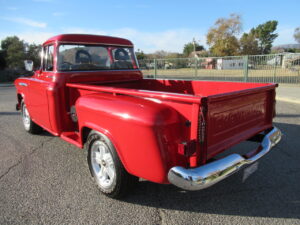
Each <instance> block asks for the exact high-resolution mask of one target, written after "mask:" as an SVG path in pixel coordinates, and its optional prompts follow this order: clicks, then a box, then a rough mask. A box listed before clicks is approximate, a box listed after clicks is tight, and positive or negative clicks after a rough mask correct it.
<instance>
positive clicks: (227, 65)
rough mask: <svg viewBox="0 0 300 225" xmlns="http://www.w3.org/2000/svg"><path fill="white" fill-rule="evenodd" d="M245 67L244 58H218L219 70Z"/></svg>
mask: <svg viewBox="0 0 300 225" xmlns="http://www.w3.org/2000/svg"><path fill="white" fill-rule="evenodd" d="M243 68H244V60H243V59H217V69H218V70H242V69H243Z"/></svg>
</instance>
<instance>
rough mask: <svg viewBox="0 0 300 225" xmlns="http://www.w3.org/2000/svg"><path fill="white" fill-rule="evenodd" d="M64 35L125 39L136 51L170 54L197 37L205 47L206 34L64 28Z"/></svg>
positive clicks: (181, 30) (127, 29) (174, 30)
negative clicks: (165, 52)
mask: <svg viewBox="0 0 300 225" xmlns="http://www.w3.org/2000/svg"><path fill="white" fill-rule="evenodd" d="M63 32H64V33H82V34H98V35H110V36H117V37H123V38H127V39H129V40H131V41H132V42H133V43H134V44H135V48H136V49H141V50H142V51H144V52H145V53H151V52H155V51H157V50H165V51H170V52H182V50H183V47H184V45H185V44H186V43H188V42H191V41H192V40H193V38H194V37H195V38H196V40H199V39H200V44H201V45H204V46H205V32H201V31H198V30H193V29H171V30H165V31H156V32H144V31H139V30H137V29H133V28H122V29H114V30H105V31H104V30H94V29H83V28H64V29H63Z"/></svg>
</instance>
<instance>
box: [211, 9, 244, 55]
mask: <svg viewBox="0 0 300 225" xmlns="http://www.w3.org/2000/svg"><path fill="white" fill-rule="evenodd" d="M241 29H242V23H241V17H240V16H239V15H237V14H231V15H230V17H229V18H219V19H218V20H217V21H216V22H215V24H214V26H213V27H211V28H210V29H209V31H208V33H207V35H206V39H207V40H206V42H207V44H208V45H209V46H210V51H211V52H212V54H213V55H217V56H226V55H237V54H238V52H239V41H238V39H237V38H236V35H238V34H239V33H240V31H241Z"/></svg>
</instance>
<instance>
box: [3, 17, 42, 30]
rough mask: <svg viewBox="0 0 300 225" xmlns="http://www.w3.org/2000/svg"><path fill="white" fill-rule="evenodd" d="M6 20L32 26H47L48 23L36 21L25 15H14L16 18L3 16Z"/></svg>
mask: <svg viewBox="0 0 300 225" xmlns="http://www.w3.org/2000/svg"><path fill="white" fill-rule="evenodd" d="M3 19H4V20H7V21H11V22H14V23H20V24H24V25H27V26H31V27H37V28H46V27H47V23H43V22H38V21H34V20H31V19H28V18H23V17H14V18H3Z"/></svg>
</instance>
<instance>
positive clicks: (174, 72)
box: [143, 68, 300, 77]
mask: <svg viewBox="0 0 300 225" xmlns="http://www.w3.org/2000/svg"><path fill="white" fill-rule="evenodd" d="M143 74H144V75H145V76H147V75H154V70H153V69H152V70H143ZM274 74H275V76H278V77H279V76H280V77H282V76H283V77H284V76H289V77H290V76H293V77H297V76H298V77H300V72H299V71H297V70H290V69H282V68H278V69H276V70H274V69H265V70H253V69H249V71H248V77H273V76H274ZM157 75H159V76H170V77H173V76H174V77H177V76H187V77H201V76H205V77H207V76H211V77H214V76H215V77H227V76H228V77H244V70H216V69H198V70H195V69H193V68H182V69H158V70H157Z"/></svg>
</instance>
